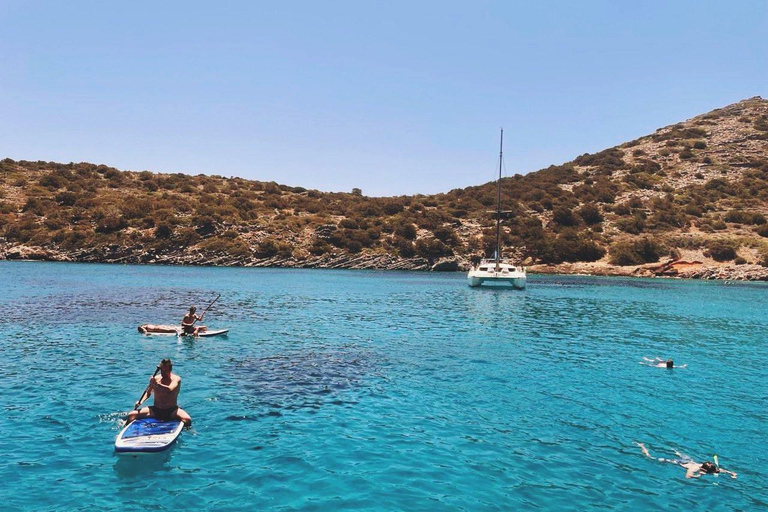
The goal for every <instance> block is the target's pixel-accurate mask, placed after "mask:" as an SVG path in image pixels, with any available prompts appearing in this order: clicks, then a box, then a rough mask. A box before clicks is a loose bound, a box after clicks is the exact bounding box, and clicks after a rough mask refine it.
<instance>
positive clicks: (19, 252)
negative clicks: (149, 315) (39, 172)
mask: <svg viewBox="0 0 768 512" xmlns="http://www.w3.org/2000/svg"><path fill="white" fill-rule="evenodd" d="M0 260H14V261H58V262H80V263H122V264H139V265H141V264H152V265H192V266H221V267H233V266H237V267H271V268H318V269H350V270H408V271H425V272H466V271H467V270H469V268H470V262H469V260H467V259H465V258H462V257H448V258H439V259H436V260H434V261H430V260H428V259H425V258H418V257H416V258H399V257H397V256H393V255H391V254H346V253H343V254H341V253H338V254H323V255H321V256H309V257H307V258H302V259H297V258H294V257H279V256H274V257H271V258H254V257H248V256H245V257H243V256H240V257H238V256H232V255H229V254H214V255H210V254H208V255H205V254H202V253H199V252H183V251H182V252H173V253H168V254H161V253H157V252H155V251H153V250H151V249H150V250H147V251H142V252H138V251H135V250H132V248H128V247H117V246H113V247H93V248H90V249H87V250H83V251H73V252H65V251H60V250H56V249H46V248H42V247H38V246H27V245H18V246H13V247H7V246H6V247H0ZM527 269H528V270H529V271H530V272H532V273H535V274H562V275H590V276H616V277H646V278H647V277H658V278H672V279H702V280H722V281H768V268H767V267H762V266H760V265H749V264H744V265H735V264H718V265H712V264H708V263H706V262H703V261H698V260H691V261H687V260H673V259H667V260H664V261H661V262H658V263H652V264H645V265H637V266H627V267H619V266H614V265H609V264H607V263H601V262H594V263H583V262H579V263H561V264H558V265H551V264H532V265H528V266H527Z"/></svg>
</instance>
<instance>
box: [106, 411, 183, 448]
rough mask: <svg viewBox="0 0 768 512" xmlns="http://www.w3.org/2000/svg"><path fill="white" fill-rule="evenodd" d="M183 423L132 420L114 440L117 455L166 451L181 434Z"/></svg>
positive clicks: (143, 419) (154, 419)
mask: <svg viewBox="0 0 768 512" xmlns="http://www.w3.org/2000/svg"><path fill="white" fill-rule="evenodd" d="M183 428H184V423H183V422H181V421H178V420H171V421H160V420H158V419H157V418H141V419H138V420H134V421H132V422H131V423H129V424H128V425H126V427H125V428H124V429H123V430H121V431H120V433H119V434H118V435H117V438H116V439H115V451H116V452H118V453H152V452H162V451H163V450H167V449H168V448H170V446H171V445H172V444H173V443H174V442H175V441H176V439H177V438H178V437H179V435H180V434H181V429H183Z"/></svg>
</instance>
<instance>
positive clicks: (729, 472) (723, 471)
mask: <svg viewBox="0 0 768 512" xmlns="http://www.w3.org/2000/svg"><path fill="white" fill-rule="evenodd" d="M720 473H728V474H729V475H731V478H736V473H735V472H734V471H728V470H727V469H723V468H720Z"/></svg>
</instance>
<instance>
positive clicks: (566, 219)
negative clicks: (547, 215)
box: [552, 206, 578, 226]
mask: <svg viewBox="0 0 768 512" xmlns="http://www.w3.org/2000/svg"><path fill="white" fill-rule="evenodd" d="M552 220H554V221H555V222H557V223H558V224H560V225H561V226H575V225H576V224H578V221H577V220H576V217H575V216H574V215H573V211H572V210H571V209H570V208H567V207H564V206H558V207H557V208H555V209H554V210H553V211H552Z"/></svg>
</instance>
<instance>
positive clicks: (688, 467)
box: [637, 443, 736, 478]
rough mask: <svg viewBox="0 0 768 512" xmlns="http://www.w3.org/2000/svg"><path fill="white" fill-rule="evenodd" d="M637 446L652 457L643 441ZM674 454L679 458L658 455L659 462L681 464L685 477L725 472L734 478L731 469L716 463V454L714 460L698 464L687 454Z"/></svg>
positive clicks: (734, 474) (734, 475)
mask: <svg viewBox="0 0 768 512" xmlns="http://www.w3.org/2000/svg"><path fill="white" fill-rule="evenodd" d="M637 446H639V447H640V449H641V450H643V454H644V455H646V456H647V457H649V458H651V459H654V458H655V457H653V456H652V455H651V454H650V452H649V451H648V448H646V447H645V445H644V444H643V443H637ZM675 455H677V456H678V457H680V458H679V459H664V458H661V457H659V458H658V459H656V460H658V461H659V462H670V463H672V464H677V465H678V466H682V467H684V468H685V478H699V477H700V476H701V475H714V474H717V473H727V474H729V475H731V478H736V473H734V472H733V471H728V470H727V469H723V468H721V467H720V465H719V464H717V455H715V462H710V461H706V462H702V463H701V464H699V463H698V462H696V461H694V460H693V459H691V458H690V457H688V456H687V455H683V454H682V453H680V452H675Z"/></svg>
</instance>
